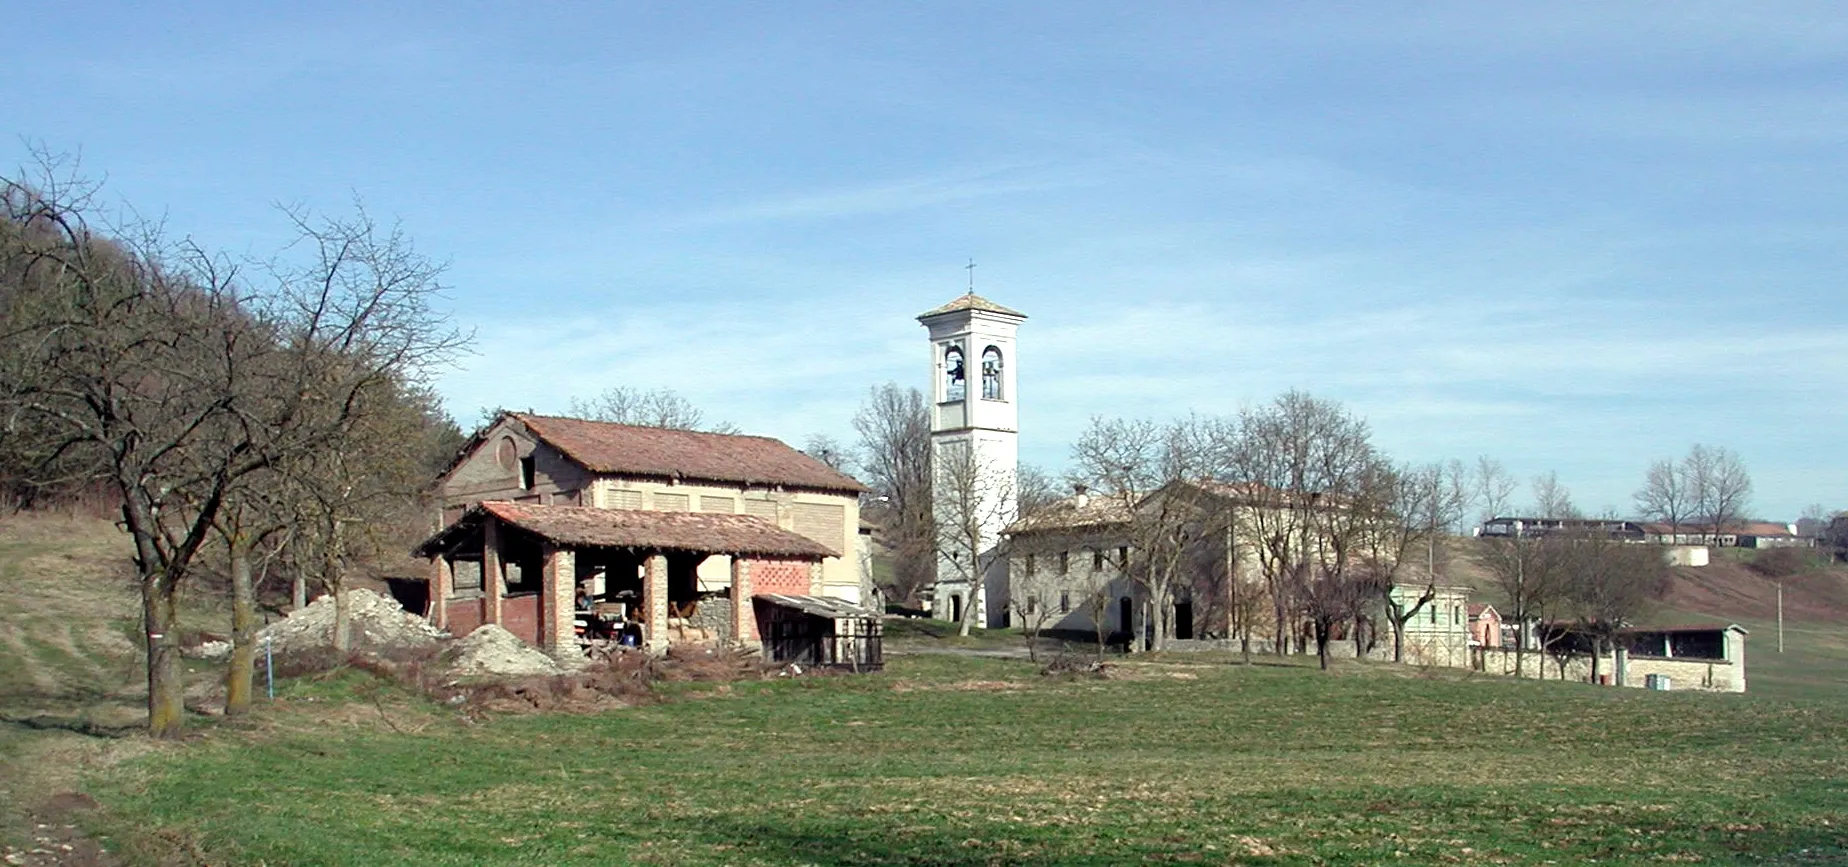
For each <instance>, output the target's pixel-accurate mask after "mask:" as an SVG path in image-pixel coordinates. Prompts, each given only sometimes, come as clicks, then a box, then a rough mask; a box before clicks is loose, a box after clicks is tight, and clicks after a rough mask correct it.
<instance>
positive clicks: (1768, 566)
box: [1745, 548, 1810, 578]
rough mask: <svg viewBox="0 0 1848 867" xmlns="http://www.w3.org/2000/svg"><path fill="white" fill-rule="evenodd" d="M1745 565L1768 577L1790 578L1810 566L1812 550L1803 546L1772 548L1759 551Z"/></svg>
mask: <svg viewBox="0 0 1848 867" xmlns="http://www.w3.org/2000/svg"><path fill="white" fill-rule="evenodd" d="M1745 565H1746V568H1748V569H1750V570H1752V571H1753V572H1757V573H1758V574H1760V575H1763V576H1765V577H1766V578H1788V577H1790V576H1792V575H1795V574H1797V573H1798V572H1802V571H1804V570H1806V569H1808V568H1810V552H1808V551H1806V550H1804V549H1802V548H1771V549H1769V550H1765V551H1759V552H1758V556H1756V557H1753V558H1752V561H1751V562H1750V563H1747V564H1745Z"/></svg>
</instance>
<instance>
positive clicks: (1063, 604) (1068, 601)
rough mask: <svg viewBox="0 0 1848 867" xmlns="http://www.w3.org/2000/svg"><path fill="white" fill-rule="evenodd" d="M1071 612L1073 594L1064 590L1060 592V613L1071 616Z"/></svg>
mask: <svg viewBox="0 0 1848 867" xmlns="http://www.w3.org/2000/svg"><path fill="white" fill-rule="evenodd" d="M1071 610H1072V594H1071V593H1069V592H1067V591H1064V590H1061V591H1059V613H1060V614H1069V613H1071Z"/></svg>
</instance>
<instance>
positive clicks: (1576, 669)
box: [1481, 647, 1745, 692]
mask: <svg viewBox="0 0 1848 867" xmlns="http://www.w3.org/2000/svg"><path fill="white" fill-rule="evenodd" d="M1481 656H1482V659H1483V666H1482V670H1483V671H1484V672H1486V673H1488V674H1499V675H1507V676H1513V675H1514V672H1515V654H1514V651H1513V650H1506V649H1503V648H1499V647H1493V648H1488V649H1486V650H1483V651H1481ZM1652 674H1654V675H1660V676H1662V677H1666V678H1668V680H1669V688H1670V689H1677V690H1683V689H1694V690H1701V691H1704V692H1745V673H1744V672H1743V671H1741V670H1740V668H1739V666H1736V665H1734V664H1732V663H1730V662H1727V661H1726V660H1723V659H1668V658H1666V657H1658V656H1632V657H1630V658H1629V659H1628V661H1627V662H1626V663H1625V665H1624V679H1623V683H1621V684H1617V685H1619V686H1627V687H1632V688H1637V689H1641V688H1642V687H1644V686H1647V685H1648V682H1649V675H1652ZM1598 675H1599V676H1600V678H1609V679H1610V680H1611V681H1612V682H1615V681H1616V678H1617V660H1616V659H1614V658H1612V657H1610V656H1600V657H1598ZM1521 676H1522V677H1530V678H1535V679H1544V680H1575V681H1578V682H1580V683H1588V682H1590V681H1591V657H1590V656H1572V657H1569V658H1567V659H1566V660H1565V665H1564V671H1563V677H1562V671H1561V666H1560V660H1559V658H1558V657H1555V656H1553V655H1552V654H1549V653H1546V652H1544V651H1539V650H1530V651H1528V652H1527V653H1526V654H1525V658H1524V659H1523V660H1522V661H1521Z"/></svg>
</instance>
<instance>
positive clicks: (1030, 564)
mask: <svg viewBox="0 0 1848 867" xmlns="http://www.w3.org/2000/svg"><path fill="white" fill-rule="evenodd" d="M1027 574H1028V575H1031V574H1033V555H1032V554H1028V555H1027Z"/></svg>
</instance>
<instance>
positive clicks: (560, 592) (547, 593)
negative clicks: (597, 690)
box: [539, 544, 577, 656]
mask: <svg viewBox="0 0 1848 867" xmlns="http://www.w3.org/2000/svg"><path fill="white" fill-rule="evenodd" d="M544 557H545V573H544V577H543V581H542V584H543V588H542V591H541V593H540V596H539V646H540V647H543V648H545V649H546V650H549V651H551V652H552V655H553V656H562V655H564V654H567V653H575V652H576V651H577V638H576V636H575V635H574V634H573V630H572V612H573V611H574V610H576V608H577V555H576V553H575V552H573V551H571V550H570V549H568V548H560V547H557V546H556V545H551V544H547V545H546V546H545V548H544Z"/></svg>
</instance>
